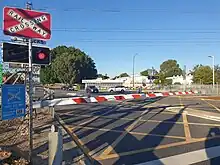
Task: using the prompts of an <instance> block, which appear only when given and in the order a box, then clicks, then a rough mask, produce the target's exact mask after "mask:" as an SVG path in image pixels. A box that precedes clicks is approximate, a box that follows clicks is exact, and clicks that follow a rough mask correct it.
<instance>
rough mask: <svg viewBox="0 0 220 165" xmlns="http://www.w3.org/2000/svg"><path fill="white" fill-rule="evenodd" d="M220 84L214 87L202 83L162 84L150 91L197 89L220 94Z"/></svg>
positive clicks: (208, 93) (201, 91) (203, 92)
mask: <svg viewBox="0 0 220 165" xmlns="http://www.w3.org/2000/svg"><path fill="white" fill-rule="evenodd" d="M219 89H220V85H219V84H215V86H214V88H213V86H212V85H201V84H191V85H186V86H184V85H169V86H160V85H154V86H152V87H151V88H150V89H149V90H150V91H170V92H175V91H197V92H198V93H200V94H203V95H219V94H220V91H219Z"/></svg>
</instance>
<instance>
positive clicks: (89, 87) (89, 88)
mask: <svg viewBox="0 0 220 165" xmlns="http://www.w3.org/2000/svg"><path fill="white" fill-rule="evenodd" d="M88 90H90V91H91V93H99V89H98V88H97V87H96V86H87V88H86V91H88Z"/></svg>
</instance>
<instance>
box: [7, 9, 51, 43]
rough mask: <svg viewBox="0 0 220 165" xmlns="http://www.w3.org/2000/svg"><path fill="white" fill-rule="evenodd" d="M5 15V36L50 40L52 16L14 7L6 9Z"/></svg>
mask: <svg viewBox="0 0 220 165" xmlns="http://www.w3.org/2000/svg"><path fill="white" fill-rule="evenodd" d="M3 13H4V18H3V21H4V22H3V26H4V27H3V31H4V34H6V35H10V36H19V37H27V38H38V39H44V40H48V39H50V37H51V16H50V14H48V13H44V12H37V11H33V10H24V9H19V8H13V7H5V8H4V12H3Z"/></svg>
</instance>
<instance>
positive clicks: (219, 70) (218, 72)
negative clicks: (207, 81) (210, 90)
mask: <svg viewBox="0 0 220 165" xmlns="http://www.w3.org/2000/svg"><path fill="white" fill-rule="evenodd" d="M215 82H218V83H219V84H220V66H219V65H216V66H215Z"/></svg>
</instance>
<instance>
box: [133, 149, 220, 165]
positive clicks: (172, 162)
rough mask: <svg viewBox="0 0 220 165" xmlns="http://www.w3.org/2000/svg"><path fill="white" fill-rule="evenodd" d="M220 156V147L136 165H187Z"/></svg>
mask: <svg viewBox="0 0 220 165" xmlns="http://www.w3.org/2000/svg"><path fill="white" fill-rule="evenodd" d="M219 156H220V146H216V147H211V148H205V149H201V150H197V151H192V152H188V153H184V154H179V155H174V156H170V157H166V158H162V159H157V160H153V161H149V162H145V163H139V164H136V165H177V164H178V165H188V164H194V163H199V162H202V161H206V160H210V159H212V158H215V157H219Z"/></svg>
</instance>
